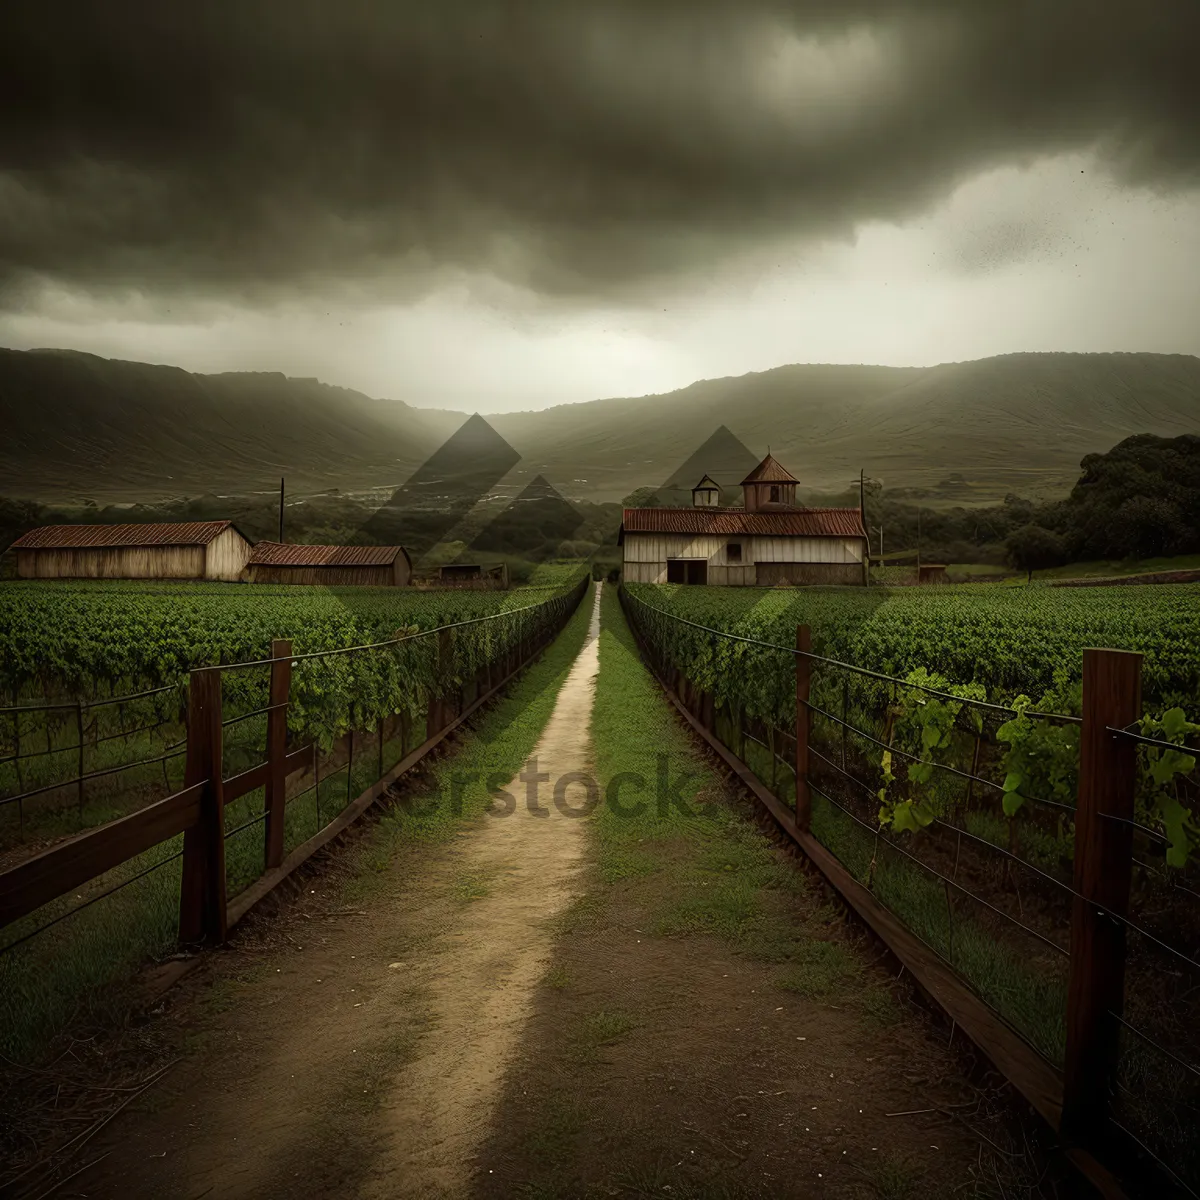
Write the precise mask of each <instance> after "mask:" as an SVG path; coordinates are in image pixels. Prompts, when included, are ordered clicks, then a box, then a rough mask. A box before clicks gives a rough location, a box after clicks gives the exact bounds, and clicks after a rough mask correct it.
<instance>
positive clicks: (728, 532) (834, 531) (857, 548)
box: [617, 454, 868, 587]
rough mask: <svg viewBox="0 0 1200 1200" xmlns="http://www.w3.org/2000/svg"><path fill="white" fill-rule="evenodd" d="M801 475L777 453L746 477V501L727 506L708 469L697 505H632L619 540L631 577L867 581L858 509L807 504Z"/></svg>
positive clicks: (759, 582) (745, 583) (747, 583)
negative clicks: (800, 502)
mask: <svg viewBox="0 0 1200 1200" xmlns="http://www.w3.org/2000/svg"><path fill="white" fill-rule="evenodd" d="M796 484H797V480H796V478H795V476H794V475H792V474H791V473H790V472H789V471H788V470H787V468H785V467H784V466H783V465H782V464H781V463H779V462H778V460H776V459H775V458H773V457H772V456H771V455H770V454H768V455H767V457H766V458H764V459H763V460H762V462H760V463H759V464H758V466H757V467H755V468H754V470H753V471H751V472H750V474H749V475H747V476H746V478H745V479H743V480H742V482H741V484H740V486H741V489H742V505H741V507H737V508H735V507H726V506H723V505H722V504H721V489H720V487H719V486H718V485H717V484H716V483H715V482H714V481H713V480H712V479H711V478H710V477H709V476H708V475H705V476H704V478H703V479H701V480H700V482H699V483H698V484H696V486H695V487H694V488H693V489H692V507H691V508H627V509H625V510H624V513H623V515H622V520H621V531H620V534H619V535H618V539H617V540H618V543H619V544H620V545H622V546H623V548H624V567H623V570H622V578H623V579H625V580H626V581H628V582H629V583H693V584H708V585H714V586H718V587H720V586H729V587H771V586H773V585H775V584H848V585H855V584H865V583H866V582H867V570H868V552H867V531H866V528H865V526H864V524H863V517H862V510H861V509H858V508H801V507H798V506H797V504H796Z"/></svg>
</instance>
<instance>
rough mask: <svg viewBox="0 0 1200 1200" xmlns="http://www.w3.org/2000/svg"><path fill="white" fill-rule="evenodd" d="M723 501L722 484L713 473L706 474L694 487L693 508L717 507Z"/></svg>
mask: <svg viewBox="0 0 1200 1200" xmlns="http://www.w3.org/2000/svg"><path fill="white" fill-rule="evenodd" d="M720 503H721V485H720V484H719V483H717V481H716V480H715V479H713V477H712V476H711V475H705V477H704V478H703V479H702V480H700V482H699V483H698V484H696V486H695V487H694V488H692V507H693V508H717V507H719V506H720Z"/></svg>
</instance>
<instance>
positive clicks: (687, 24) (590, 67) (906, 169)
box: [0, 0, 1200, 303]
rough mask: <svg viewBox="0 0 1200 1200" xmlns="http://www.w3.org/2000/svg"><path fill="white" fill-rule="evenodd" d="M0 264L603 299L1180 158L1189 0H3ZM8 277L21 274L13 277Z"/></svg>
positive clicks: (1182, 173)
mask: <svg viewBox="0 0 1200 1200" xmlns="http://www.w3.org/2000/svg"><path fill="white" fill-rule="evenodd" d="M0 20H2V21H3V34H2V36H0V114H3V115H2V116H0V138H2V141H0V152H2V160H0V272H2V277H3V282H4V285H5V288H6V293H5V294H6V295H7V296H8V297H9V301H10V303H11V302H13V298H14V297H15V296H19V295H21V294H22V291H23V288H22V285H28V284H29V283H30V281H32V280H36V279H38V278H45V277H49V278H51V279H54V280H58V281H62V282H65V283H71V284H85V285H88V286H103V287H107V286H114V287H121V286H129V287H131V288H135V289H139V290H140V289H148V290H150V291H155V292H157V291H171V290H180V291H182V290H187V291H188V292H196V291H197V290H200V291H205V292H209V293H211V294H214V295H218V296H226V297H228V296H243V297H248V298H256V299H269V298H274V297H277V296H280V295H287V296H295V295H297V294H301V295H303V294H311V295H316V294H317V293H318V292H320V291H321V290H322V289H323V288H326V287H328V286H336V287H339V288H340V287H343V286H346V285H350V286H361V287H363V288H365V289H366V290H367V291H368V292H369V293H370V294H371V296H372V297H379V298H382V297H389V298H401V297H403V296H405V295H406V294H408V290H409V289H410V288H412V287H413V286H416V285H418V284H419V283H420V282H421V281H422V279H423V277H424V276H425V274H426V273H427V272H429V271H431V270H436V269H438V268H440V267H443V266H459V267H466V268H469V269H483V270H487V271H489V272H492V273H495V274H497V275H498V276H500V277H501V278H503V279H506V280H508V281H510V282H513V283H518V284H522V285H528V286H529V287H531V288H533V289H534V290H536V291H539V292H545V293H549V294H554V295H566V296H579V297H612V296H621V295H624V294H626V293H627V292H628V291H629V290H630V289H635V288H637V287H638V286H639V285H644V284H646V283H656V282H658V281H661V279H662V278H663V277H664V276H670V275H673V274H675V273H677V272H680V271H687V270H693V269H699V268H702V267H706V266H707V265H708V264H711V263H712V262H714V261H716V260H719V259H721V258H722V257H723V256H725V255H727V254H730V253H732V252H735V251H738V250H744V249H746V248H747V247H751V246H755V245H761V244H763V243H766V242H771V241H773V240H775V239H778V238H781V237H789V238H790V237H793V236H795V235H796V234H812V235H824V234H835V235H849V234H850V233H851V232H852V230H853V228H854V226H855V224H856V223H857V222H860V221H863V220H869V219H892V218H899V217H905V216H908V215H911V214H912V213H913V212H915V211H917V210H919V209H920V208H922V207H925V206H928V205H929V204H931V203H932V202H933V201H935V200H936V199H938V198H939V197H941V196H943V195H944V194H945V193H946V191H947V190H948V189H949V188H950V187H952V186H953V185H954V184H955V183H957V182H959V181H961V180H963V179H964V178H966V177H967V176H968V175H970V174H972V173H974V172H977V171H979V170H981V169H983V168H985V167H989V166H993V165H996V164H999V163H1003V162H1011V161H1019V160H1021V159H1023V158H1024V159H1027V158H1028V157H1029V156H1034V155H1040V154H1047V153H1053V152H1059V151H1063V150H1069V149H1076V148H1081V147H1089V146H1093V145H1094V146H1096V147H1097V148H1098V150H1099V152H1100V154H1101V158H1102V161H1104V162H1105V163H1107V164H1108V165H1109V166H1110V167H1111V168H1112V170H1113V171H1114V172H1115V175H1116V177H1117V178H1118V179H1119V180H1121V181H1126V182H1130V183H1153V184H1160V185H1162V186H1167V187H1176V186H1180V185H1185V184H1188V183H1192V182H1194V181H1195V180H1196V179H1197V168H1198V166H1200V108H1198V105H1197V96H1198V88H1197V84H1196V83H1195V79H1196V76H1197V70H1196V61H1195V47H1196V45H1197V41H1198V39H1200V6H1197V5H1196V3H1195V0H1127V2H1117V3H1112V2H1109V3H1106V2H1105V0H990V2H985V0H796V2H794V3H790V4H789V3H785V2H782V0H780V2H777V3H770V2H765V0H730V2H729V3H725V4H718V3H708V2H705V0H686V2H684V0H679V2H678V3H667V2H659V3H654V2H653V0H639V2H637V3H634V2H633V0H630V2H629V3H626V4H614V3H607V4H591V3H584V2H578V0H547V2H546V3H488V2H483V0H468V2H464V3H455V4H447V5H431V4H426V3H420V4H403V3H383V2H382V0H376V2H375V3H370V4H364V3H361V2H359V3H355V2H354V0H350V2H345V3H337V4H320V5H317V4H313V3H304V2H294V0H288V2H286V3H284V2H281V0H271V2H265V0H257V2H256V0H237V2H236V3H212V4H163V3H161V2H160V0H152V2H149V3H144V4H131V3H128V2H126V3H122V2H121V0H115V2H111V3H105V4H88V5H70V6H63V5H58V4H53V3H21V2H18V3H15V4H14V3H12V2H11V0H10V3H9V4H7V5H5V8H4V16H3V17H2V18H0ZM26 294H27V293H26Z"/></svg>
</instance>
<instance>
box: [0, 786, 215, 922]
mask: <svg viewBox="0 0 1200 1200" xmlns="http://www.w3.org/2000/svg"><path fill="white" fill-rule="evenodd" d="M203 790H204V787H203V784H195V785H194V786H192V787H189V788H184V790H183V791H182V792H176V793H175V794H174V795H173V796H168V797H167V798H166V799H165V800H158V801H156V802H155V803H154V804H151V805H148V806H147V807H146V808H142V809H139V810H138V811H137V812H135V813H130V815H129V816H127V817H121V818H120V819H119V820H116V821H110V822H108V824H107V825H100V826H99V827H97V828H96V829H89V830H88V831H87V832H86V833H80V834H76V835H75V836H74V837H72V838H70V839H68V840H67V841H65V842H60V843H59V844H58V845H57V846H52V847H51V848H50V849H49V850H44V851H43V852H42V853H41V854H38V855H35V856H34V857H33V858H29V859H26V860H25V862H23V863H19V864H18V865H17V866H15V867H11V868H9V870H7V871H3V872H0V928H3V927H4V926H5V925H9V924H11V923H12V922H13V921H17V920H19V919H20V918H21V917H24V916H28V915H29V913H31V912H33V911H34V910H35V909H38V908H41V906H42V905H43V904H49V903H50V901H52V900H57V899H58V898H59V897H60V896H65V895H66V894H67V893H68V892H71V891H74V890H75V889H76V888H78V887H80V886H81V885H82V884H85V883H87V882H88V881H89V880H91V879H94V878H95V877H96V876H97V875H103V874H104V873H105V872H106V871H111V870H112V869H113V868H114V867H119V866H120V865H121V864H122V863H125V862H128V861H129V859H131V858H134V857H135V856H136V855H138V854H143V853H145V851H147V850H150V849H153V847H155V846H157V845H158V844H159V843H160V842H165V841H167V840H168V839H170V838H173V837H175V836H176V835H177V834H180V833H184V832H186V831H187V830H188V829H191V828H192V827H193V826H194V825H195V824H196V822H197V821H198V820H199V819H200V796H201V793H202V792H203Z"/></svg>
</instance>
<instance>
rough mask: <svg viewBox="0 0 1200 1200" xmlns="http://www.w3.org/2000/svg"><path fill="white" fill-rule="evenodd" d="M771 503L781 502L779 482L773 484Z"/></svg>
mask: <svg viewBox="0 0 1200 1200" xmlns="http://www.w3.org/2000/svg"><path fill="white" fill-rule="evenodd" d="M771 503H772V504H778V503H779V484H777V483H773V484H771Z"/></svg>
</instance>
